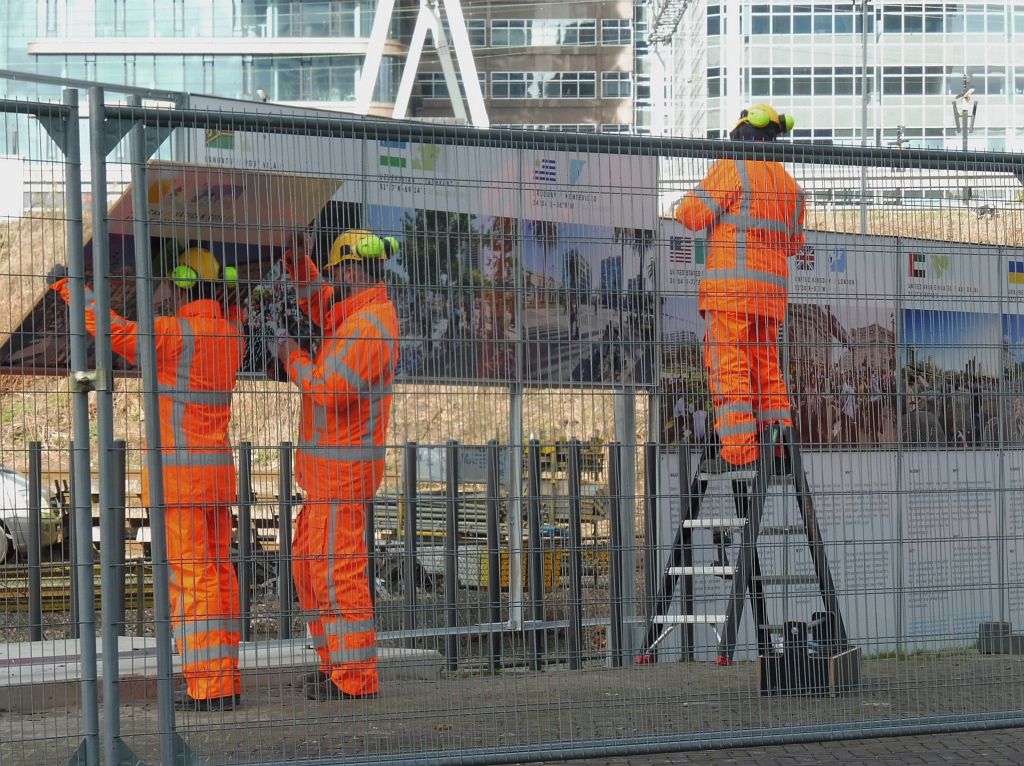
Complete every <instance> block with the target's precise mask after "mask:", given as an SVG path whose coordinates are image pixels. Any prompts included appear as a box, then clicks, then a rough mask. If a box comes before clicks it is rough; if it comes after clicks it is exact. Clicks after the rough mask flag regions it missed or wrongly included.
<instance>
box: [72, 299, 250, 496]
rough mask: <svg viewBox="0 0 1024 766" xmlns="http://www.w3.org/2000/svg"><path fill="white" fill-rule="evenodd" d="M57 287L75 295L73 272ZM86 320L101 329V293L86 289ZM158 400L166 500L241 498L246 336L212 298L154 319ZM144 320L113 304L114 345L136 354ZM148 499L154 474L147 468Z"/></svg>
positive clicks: (133, 358)
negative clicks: (237, 455)
mask: <svg viewBox="0 0 1024 766" xmlns="http://www.w3.org/2000/svg"><path fill="white" fill-rule="evenodd" d="M53 289H54V290H56V291H57V292H58V293H59V294H60V296H61V297H62V298H63V299H64V300H65V301H68V302H70V300H71V294H70V292H69V290H68V286H67V279H62V280H61V281H59V282H57V283H56V284H54V286H53ZM85 304H86V311H85V326H86V329H87V330H88V332H89V333H90V334H92V335H95V334H96V301H95V298H94V295H93V292H92V290H91V289H90V288H88V287H87V288H86V291H85ZM154 330H155V333H154V335H155V337H154V339H153V340H154V344H155V347H156V368H157V381H158V383H159V387H160V389H159V405H160V451H161V454H162V457H163V480H164V503H165V504H167V505H193V504H202V505H227V504H231V503H234V502H235V499H236V496H237V488H236V485H235V463H234V459H233V457H232V453H231V443H230V441H229V440H228V423H229V421H230V420H231V395H232V392H233V390H234V388H235V379H236V377H237V375H238V369H239V367H241V365H242V358H243V356H244V352H245V345H244V344H245V342H244V340H243V337H242V333H241V329H240V327H239V326H238V325H237V324H236V323H234V322H230V321H228V320H227V319H225V317H224V313H223V311H222V310H221V307H220V305H219V304H218V303H217V302H216V301H212V300H196V301H192V302H191V303H188V304H186V305H185V306H182V307H181V309H180V310H179V311H178V313H177V315H176V316H173V317H156V318H155V319H154ZM138 343H139V337H138V327H137V325H136V323H135V322H131V321H129V320H127V319H125V318H124V317H122V316H120V315H118V314H117V313H116V312H113V311H112V312H111V337H110V344H111V347H112V348H113V350H114V352H115V353H117V354H119V355H120V356H123V357H124V358H125V359H127V360H128V361H129V362H131V363H132V364H135V362H136V353H137V349H138ZM143 502H144V503H145V504H146V505H149V482H148V480H147V476H146V473H145V472H143Z"/></svg>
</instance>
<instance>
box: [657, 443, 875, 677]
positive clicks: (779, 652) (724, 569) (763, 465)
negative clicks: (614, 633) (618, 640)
mask: <svg viewBox="0 0 1024 766" xmlns="http://www.w3.org/2000/svg"><path fill="white" fill-rule="evenodd" d="M765 437H766V438H765V442H764V444H765V448H763V449H762V450H761V456H760V458H759V459H758V461H757V464H756V467H755V468H754V470H753V471H751V470H736V471H729V472H724V473H711V474H709V473H704V472H702V471H700V470H698V472H697V473H696V475H694V477H693V480H692V481H691V482H689V483H687V481H686V478H687V477H689V476H690V475H691V474H690V466H689V462H690V455H689V450H688V449H687V448H686V447H685V446H683V447H681V449H680V457H679V460H680V487H681V489H683V492H684V494H683V496H682V500H683V504H682V513H681V518H680V523H679V526H678V528H677V529H676V531H675V539H674V541H673V543H672V547H671V549H670V551H669V561H668V565H667V566H666V568H665V570H664V574H663V576H662V581H661V583H660V586H659V589H658V591H657V593H656V595H655V596H654V599H653V603H652V605H651V608H652V612H651V615H650V617H649V624H648V629H647V634H646V639H645V641H644V645H643V650H642V652H641V654H640V656H638V657H637V663H638V664H648V663H651V662H653V661H654V659H655V651H654V650H655V648H656V647H657V645H658V644H659V643H660V642H661V641H662V640H663V639H664V638H665V637H666V636H667V635H668V634H669V633H670V632H671V631H672V630H673V629H674V628H676V627H682V629H683V632H684V636H685V638H684V642H683V644H684V647H685V648H692V647H693V645H694V644H693V627H694V626H695V625H708V626H710V627H712V628H713V629H714V630H715V632H716V634H717V635H718V654H717V658H716V662H717V663H718V664H719V665H730V664H732V661H733V656H734V654H735V651H736V644H737V631H738V628H739V625H740V620H741V618H742V615H743V608H744V602H745V601H746V599H747V597H749V599H750V603H751V611H752V612H753V615H754V620H755V625H756V633H757V645H758V655H759V668H760V671H761V691H762V693H764V694H773V693H814V692H823V691H831V692H833V693H835V692H838V691H840V690H844V689H849V688H851V687H852V686H853V685H855V684H856V682H857V678H858V670H859V657H860V650H859V649H858V648H856V647H850V646H849V643H848V640H847V635H846V626H845V624H844V622H843V617H842V613H841V611H840V607H839V601H838V599H837V597H836V589H835V584H834V583H833V581H832V573H831V571H830V569H829V565H828V558H827V556H826V552H825V546H824V543H823V542H822V538H821V531H820V529H819V527H818V521H817V517H816V515H815V510H814V502H813V498H812V496H811V492H810V488H809V486H808V483H807V477H806V474H805V473H804V467H803V461H802V458H801V454H800V450H799V448H798V446H797V444H796V441H795V439H794V436H793V431H792V429H791V428H786V427H780V426H778V425H772V426H770V427H769V428H768V429H766V432H765ZM724 482H728V483H730V484H731V494H732V497H733V500H734V503H735V507H736V516H735V517H732V518H722V517H717V518H715V517H710V516H707V517H702V516H701V506H702V503H703V501H704V500H705V499H707V498H708V497H710V495H709V494H708V487H709V486H710V485H712V484H715V483H724ZM790 485H792V492H793V494H795V497H796V502H797V506H798V508H799V511H800V517H801V520H802V524H800V525H794V526H789V525H780V526H769V525H762V519H763V516H764V512H765V505H766V503H767V502H768V501H769V499H775V498H785V497H786V496H788V492H787V493H786V494H782V493H779V492H770V491H769V489H770V488H773V487H776V488H781V489H783V490H787V489H788V487H789V486H790ZM698 529H705V530H706V529H710V530H712V531H713V533H714V536H713V540H714V542H713V545H714V546H715V550H716V554H717V555H716V560H715V562H714V563H713V564H711V565H695V563H694V547H693V535H694V532H695V531H696V530H698ZM731 530H738V532H739V535H740V540H739V554H738V557H737V560H736V563H735V565H731V564H730V563H729V561H728V557H727V555H726V540H727V536H728V533H729V532H730V531H731ZM793 535H802V536H804V537H805V538H806V541H807V545H808V548H809V550H810V556H811V561H812V564H813V568H814V573H813V574H791V573H788V572H783V573H780V574H772V575H766V574H763V573H762V568H761V558H760V556H759V554H758V542H759V540H760V539H761V538H766V537H774V536H793ZM696 577H719V578H723V579H725V580H726V581H728V582H730V583H731V585H730V588H729V593H728V595H727V597H726V602H725V605H724V609H722V610H721V611H719V612H717V613H698V612H697V611H696V610H695V599H694V587H693V586H694V578H696ZM773 585H774V586H778V585H782V586H789V585H815V586H816V587H817V591H818V593H819V594H820V596H821V601H822V604H823V607H824V609H823V611H821V612H816V613H814V614H813V615H812V619H811V621H810V623H805V622H797V621H786V622H783V623H782V624H780V625H772V624H771V623H770V621H769V615H768V608H767V603H766V599H765V588H766V586H773ZM677 592H678V596H679V603H680V605H681V613H680V614H671V613H670V611H671V607H672V604H673V601H674V599H675V596H676V595H677Z"/></svg>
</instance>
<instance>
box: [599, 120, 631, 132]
mask: <svg viewBox="0 0 1024 766" xmlns="http://www.w3.org/2000/svg"><path fill="white" fill-rule="evenodd" d="M601 132H602V133H629V132H630V126H629V125H627V124H626V123H624V122H603V123H601Z"/></svg>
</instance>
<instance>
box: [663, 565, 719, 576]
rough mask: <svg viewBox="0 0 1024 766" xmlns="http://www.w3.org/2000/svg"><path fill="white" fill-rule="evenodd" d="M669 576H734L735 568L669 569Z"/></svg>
mask: <svg viewBox="0 0 1024 766" xmlns="http://www.w3.org/2000/svg"><path fill="white" fill-rule="evenodd" d="M665 571H666V572H668V574H670V575H675V576H676V577H678V576H679V575H714V576H716V577H723V576H725V575H734V574H736V567H734V566H704V567H669V568H668V569H667V570H665Z"/></svg>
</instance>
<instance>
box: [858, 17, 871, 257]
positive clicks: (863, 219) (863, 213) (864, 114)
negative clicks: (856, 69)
mask: <svg viewBox="0 0 1024 766" xmlns="http://www.w3.org/2000/svg"><path fill="white" fill-rule="evenodd" d="M869 1H870V0H860V14H861V15H860V19H861V30H860V145H861V146H862V147H867V145H868V99H869V96H868V2H869ZM867 197H868V168H867V165H864V164H862V165H861V166H860V235H861V236H862V237H863V236H864V235H865V234H867V233H868V207H867V206H868V199H867Z"/></svg>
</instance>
